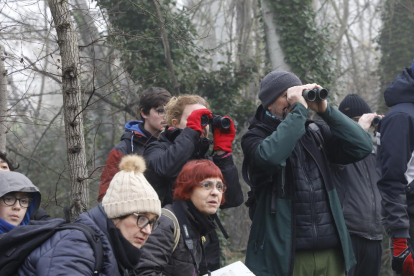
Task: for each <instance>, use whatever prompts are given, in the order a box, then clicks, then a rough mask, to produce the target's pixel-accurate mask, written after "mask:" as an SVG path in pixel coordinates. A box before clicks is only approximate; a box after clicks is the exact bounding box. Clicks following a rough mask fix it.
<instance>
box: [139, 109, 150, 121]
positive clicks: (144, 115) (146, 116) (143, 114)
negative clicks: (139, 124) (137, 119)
mask: <svg viewBox="0 0 414 276" xmlns="http://www.w3.org/2000/svg"><path fill="white" fill-rule="evenodd" d="M139 113H140V114H141V118H144V119H147V118H148V115H147V114H145V113H144V110H142V108H141V110H140V111H139Z"/></svg>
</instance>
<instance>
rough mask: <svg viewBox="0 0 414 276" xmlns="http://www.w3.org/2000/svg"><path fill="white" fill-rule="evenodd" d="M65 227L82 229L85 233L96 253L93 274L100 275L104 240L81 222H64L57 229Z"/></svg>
mask: <svg viewBox="0 0 414 276" xmlns="http://www.w3.org/2000/svg"><path fill="white" fill-rule="evenodd" d="M65 229H76V230H79V231H82V232H83V234H85V237H86V239H87V240H88V243H89V244H90V246H91V247H92V250H93V253H94V255H95V266H94V269H93V275H99V273H100V272H101V270H102V266H103V247H102V240H101V238H100V237H99V235H98V234H97V233H96V232H95V231H94V230H93V229H92V228H90V227H89V226H87V225H85V224H81V223H76V222H73V223H67V224H62V225H61V226H59V227H58V228H57V229H56V230H58V231H59V230H65Z"/></svg>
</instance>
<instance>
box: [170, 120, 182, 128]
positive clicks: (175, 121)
mask: <svg viewBox="0 0 414 276" xmlns="http://www.w3.org/2000/svg"><path fill="white" fill-rule="evenodd" d="M171 124H172V126H173V127H178V125H179V124H180V122H179V121H178V120H177V119H172V120H171Z"/></svg>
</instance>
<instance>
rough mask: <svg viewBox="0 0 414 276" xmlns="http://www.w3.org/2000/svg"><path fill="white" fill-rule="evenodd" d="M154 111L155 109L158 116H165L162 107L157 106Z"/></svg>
mask: <svg viewBox="0 0 414 276" xmlns="http://www.w3.org/2000/svg"><path fill="white" fill-rule="evenodd" d="M155 111H157V113H158V116H160V117H164V116H165V109H164V108H157V109H155Z"/></svg>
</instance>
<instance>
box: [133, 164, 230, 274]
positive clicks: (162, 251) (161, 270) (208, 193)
mask: <svg viewBox="0 0 414 276" xmlns="http://www.w3.org/2000/svg"><path fill="white" fill-rule="evenodd" d="M225 191H226V185H225V183H224V179H223V175H222V173H221V171H220V169H219V168H218V167H217V166H216V165H215V164H214V163H213V162H212V161H210V160H207V159H201V160H192V161H189V162H188V163H187V164H185V165H184V167H183V169H182V171H181V172H180V174H179V175H178V177H177V179H176V181H175V184H174V196H173V197H174V202H173V203H172V204H168V205H166V206H165V207H164V208H165V209H167V210H169V211H171V212H172V213H173V214H174V215H175V217H177V218H178V222H179V224H180V225H179V226H178V227H180V229H186V230H184V231H181V233H180V237H179V240H178V243H176V242H175V236H174V232H175V231H176V230H177V229H176V228H177V226H174V222H173V220H172V219H171V218H170V217H168V216H165V215H164V214H163V215H162V216H161V218H160V227H159V228H158V229H157V230H156V231H154V232H153V234H152V235H151V236H150V237H149V239H148V242H147V243H146V244H145V246H144V248H143V254H142V257H141V261H140V264H139V266H138V268H137V269H136V271H135V272H136V274H137V275H140V276H155V275H157V276H167V275H168V276H193V275H196V276H201V275H204V274H200V271H199V268H200V265H201V263H203V262H204V263H205V262H206V256H205V254H204V248H203V246H204V245H203V243H204V241H205V237H206V235H208V234H209V233H211V232H213V231H214V229H215V223H214V219H213V218H212V215H214V214H215V213H216V212H217V210H218V208H219V207H220V205H222V204H223V203H224V202H225V200H224V195H225ZM183 224H185V225H186V226H183ZM188 243H190V244H191V248H189V246H188ZM217 250H219V249H217ZM215 254H217V255H219V254H220V252H219V251H217V252H215Z"/></svg>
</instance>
